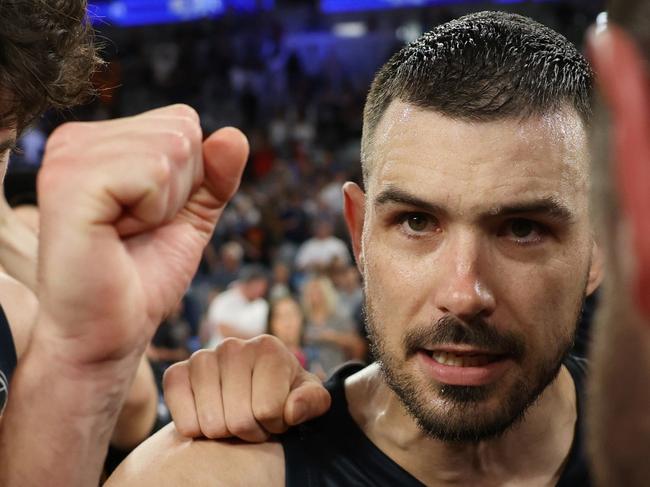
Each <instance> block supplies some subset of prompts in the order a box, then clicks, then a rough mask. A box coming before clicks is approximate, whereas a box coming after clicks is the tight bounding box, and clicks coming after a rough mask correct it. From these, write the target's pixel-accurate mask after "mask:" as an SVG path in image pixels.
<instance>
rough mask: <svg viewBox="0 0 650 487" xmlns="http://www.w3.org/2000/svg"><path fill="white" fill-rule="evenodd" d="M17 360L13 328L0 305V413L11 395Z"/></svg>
mask: <svg viewBox="0 0 650 487" xmlns="http://www.w3.org/2000/svg"><path fill="white" fill-rule="evenodd" d="M17 362H18V358H17V356H16V347H15V345H14V338H13V336H12V334H11V328H9V322H8V321H7V317H6V316H5V313H4V311H3V310H2V307H0V413H2V411H3V410H4V407H5V404H6V403H7V398H8V397H9V381H11V376H12V374H13V373H14V369H15V368H16V364H17Z"/></svg>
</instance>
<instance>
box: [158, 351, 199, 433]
mask: <svg viewBox="0 0 650 487" xmlns="http://www.w3.org/2000/svg"><path fill="white" fill-rule="evenodd" d="M163 395H164V398H165V404H167V408H168V409H169V412H170V414H171V415H172V420H173V421H174V424H175V426H176V429H177V430H178V432H179V433H180V434H181V435H183V436H186V437H188V438H196V437H199V436H201V428H200V426H199V419H198V416H197V414H196V405H195V403H194V394H193V393H192V387H191V385H190V366H189V363H188V362H187V361H185V362H179V363H176V364H174V365H172V366H171V367H169V368H168V369H167V370H166V371H165V375H163Z"/></svg>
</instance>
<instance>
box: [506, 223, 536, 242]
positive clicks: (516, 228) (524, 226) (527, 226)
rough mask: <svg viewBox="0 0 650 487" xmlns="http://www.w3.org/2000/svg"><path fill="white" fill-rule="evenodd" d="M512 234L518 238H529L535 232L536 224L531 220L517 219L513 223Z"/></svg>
mask: <svg viewBox="0 0 650 487" xmlns="http://www.w3.org/2000/svg"><path fill="white" fill-rule="evenodd" d="M510 228H511V231H512V234H513V235H514V236H515V237H517V238H526V237H529V236H530V234H531V233H533V232H534V231H535V224H534V223H533V222H531V221H530V220H524V219H521V218H520V219H517V220H513V221H512V225H511V227H510Z"/></svg>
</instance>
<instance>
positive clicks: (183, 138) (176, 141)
mask: <svg viewBox="0 0 650 487" xmlns="http://www.w3.org/2000/svg"><path fill="white" fill-rule="evenodd" d="M165 138H166V139H167V141H168V144H169V152H170V157H171V158H172V159H173V160H175V161H179V162H183V161H187V160H188V159H190V158H191V157H192V142H191V141H190V139H189V137H188V136H187V135H186V134H185V133H184V132H183V131H178V130H174V131H172V132H171V133H169V134H165Z"/></svg>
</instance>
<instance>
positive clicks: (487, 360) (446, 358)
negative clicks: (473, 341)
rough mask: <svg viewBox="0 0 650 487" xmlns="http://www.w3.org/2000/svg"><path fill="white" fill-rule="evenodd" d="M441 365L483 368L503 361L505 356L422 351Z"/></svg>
mask: <svg viewBox="0 0 650 487" xmlns="http://www.w3.org/2000/svg"><path fill="white" fill-rule="evenodd" d="M422 352H424V353H425V354H427V355H428V356H429V357H431V358H432V359H433V360H435V361H436V362H437V363H439V364H441V365H447V366H451V367H483V366H485V365H488V364H491V363H493V362H498V361H499V360H501V359H503V358H504V357H505V356H504V355H499V354H492V353H481V352H476V353H475V352H467V353H465V352H462V353H458V352H446V351H439V350H424V349H423V350H422Z"/></svg>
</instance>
